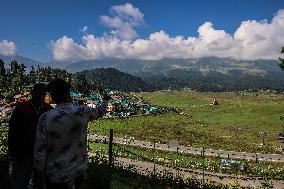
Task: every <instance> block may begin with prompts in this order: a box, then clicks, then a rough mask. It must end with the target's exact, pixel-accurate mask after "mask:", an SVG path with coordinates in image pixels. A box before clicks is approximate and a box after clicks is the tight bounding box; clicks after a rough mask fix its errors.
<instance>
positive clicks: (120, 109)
mask: <svg viewBox="0 0 284 189" xmlns="http://www.w3.org/2000/svg"><path fill="white" fill-rule="evenodd" d="M106 91H107V95H108V96H110V97H111V99H110V100H109V101H108V103H109V104H108V107H107V111H108V113H107V114H106V116H105V117H107V118H112V117H129V116H135V115H149V114H161V113H166V112H177V110H176V108H167V107H159V106H152V105H150V104H148V103H145V102H144V101H143V99H137V98H136V100H133V99H131V100H130V97H128V96H125V95H123V93H121V92H119V91H114V90H110V89H107V90H106ZM71 97H72V98H73V101H74V103H77V104H78V105H80V106H88V107H92V108H94V107H96V106H98V105H100V102H101V95H100V94H98V93H94V94H92V95H90V96H89V97H82V95H81V94H76V93H73V94H71Z"/></svg>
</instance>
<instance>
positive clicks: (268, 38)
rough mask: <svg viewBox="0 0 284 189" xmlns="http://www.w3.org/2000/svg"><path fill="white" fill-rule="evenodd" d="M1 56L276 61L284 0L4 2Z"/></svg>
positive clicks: (282, 42) (283, 39)
mask: <svg viewBox="0 0 284 189" xmlns="http://www.w3.org/2000/svg"><path fill="white" fill-rule="evenodd" d="M0 26H1V29H0V54H2V55H7V56H12V55H15V54H19V55H22V56H25V57H30V58H33V59H36V60H41V61H52V60H57V61H72V62H74V61H78V60H90V59H103V58H122V59H144V60H159V59H163V58H200V57H205V56H217V57H232V58H235V59H249V60H252V59H277V58H278V56H279V51H280V48H281V47H282V46H284V1H283V0H215V1H214V0H155V1H150V0H143V1H142V0H135V1H122V0H117V1H101V0H80V1H79V0H60V1H57V0H25V1H22V0H17V1H16V0H1V16H0Z"/></svg>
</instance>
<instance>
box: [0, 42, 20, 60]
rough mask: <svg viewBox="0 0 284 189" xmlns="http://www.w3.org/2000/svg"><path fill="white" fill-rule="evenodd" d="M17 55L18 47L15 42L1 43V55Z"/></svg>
mask: <svg viewBox="0 0 284 189" xmlns="http://www.w3.org/2000/svg"><path fill="white" fill-rule="evenodd" d="M16 53H17V49H16V45H15V43H14V42H13V41H7V40H2V41H0V54H2V55H4V56H12V55H15V54H16Z"/></svg>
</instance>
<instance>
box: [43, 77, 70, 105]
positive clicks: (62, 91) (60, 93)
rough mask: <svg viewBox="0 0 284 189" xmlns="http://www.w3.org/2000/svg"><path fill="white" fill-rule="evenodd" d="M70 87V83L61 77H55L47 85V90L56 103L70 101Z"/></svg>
mask: <svg viewBox="0 0 284 189" xmlns="http://www.w3.org/2000/svg"><path fill="white" fill-rule="evenodd" d="M70 88H71V85H70V84H69V83H67V82H66V81H64V80H63V79H55V80H54V81H52V82H50V83H49V84H48V86H47V90H48V92H49V93H50V95H51V98H52V100H54V102H55V103H56V104H60V103H66V102H69V101H70V99H71V97H70Z"/></svg>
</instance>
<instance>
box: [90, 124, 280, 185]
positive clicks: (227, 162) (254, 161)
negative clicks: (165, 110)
mask: <svg viewBox="0 0 284 189" xmlns="http://www.w3.org/2000/svg"><path fill="white" fill-rule="evenodd" d="M110 136H113V130H111V135H110ZM88 138H89V142H91V143H108V144H109V149H108V152H109V154H108V155H109V159H110V162H112V165H113V162H114V161H117V162H120V163H121V160H123V161H126V162H127V163H126V165H128V163H129V164H132V165H133V166H134V167H135V166H136V167H138V168H139V171H140V172H141V173H142V174H146V173H147V174H150V175H153V176H154V177H156V176H157V175H159V177H163V176H165V175H167V176H168V175H169V174H170V175H175V176H178V177H181V176H182V177H183V178H184V179H186V178H187V177H192V176H194V177H196V178H198V179H199V180H200V181H201V182H202V183H204V180H207V179H208V178H210V179H211V180H212V178H213V180H216V181H217V180H218V181H222V180H223V181H224V180H226V179H233V178H235V179H238V180H240V181H245V182H248V180H262V179H266V178H267V177H269V178H271V179H283V178H284V169H283V167H282V168H280V167H279V166H277V163H275V162H279V163H281V162H282V163H283V162H284V157H283V155H271V154H258V153H243V152H232V151H220V150H212V149H205V148H192V147H183V146H178V145H171V144H168V145H166V144H160V143H157V142H156V141H153V142H146V141H138V140H134V138H132V137H130V138H128V139H126V138H113V137H110V138H108V137H106V136H97V135H89V137H88ZM110 141H112V142H110ZM172 143H173V142H172ZM124 164H125V163H124ZM275 170H277V171H275ZM240 175H244V176H240ZM225 182H227V181H225Z"/></svg>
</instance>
